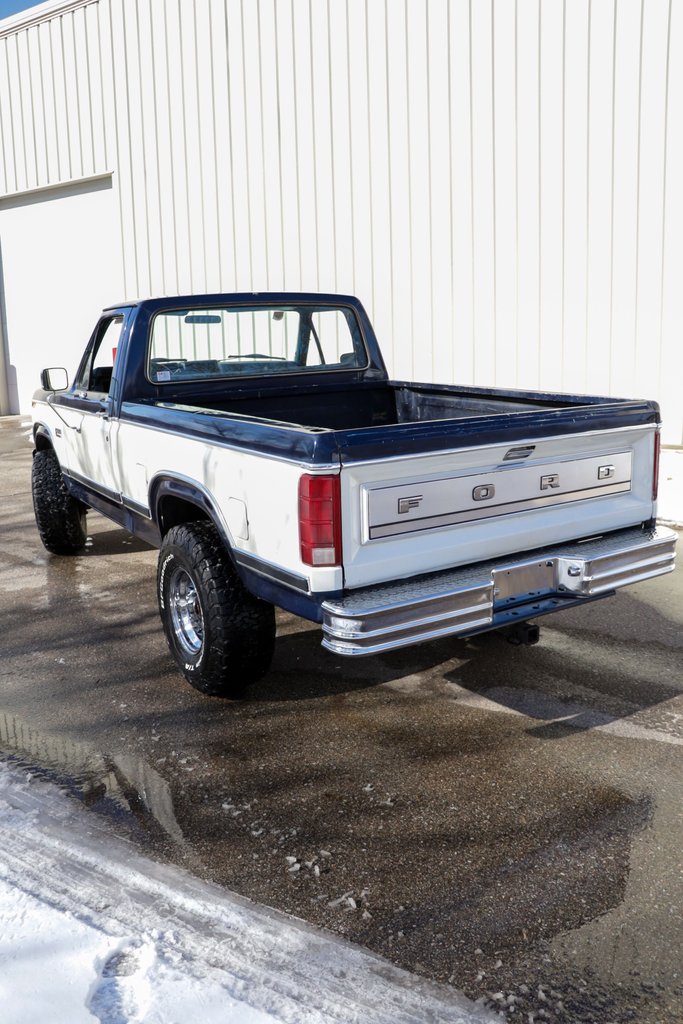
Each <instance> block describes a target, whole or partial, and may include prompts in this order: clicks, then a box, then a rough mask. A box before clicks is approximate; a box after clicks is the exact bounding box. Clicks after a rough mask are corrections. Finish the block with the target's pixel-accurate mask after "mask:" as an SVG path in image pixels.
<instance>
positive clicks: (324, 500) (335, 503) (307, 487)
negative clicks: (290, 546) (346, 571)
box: [299, 473, 341, 566]
mask: <svg viewBox="0 0 683 1024" xmlns="http://www.w3.org/2000/svg"><path fill="white" fill-rule="evenodd" d="M299 538H300V540H301V561H302V562H304V563H305V564H306V565H315V566H321V565H340V564H341V508H340V500H339V477H338V476H310V475H309V474H308V473H306V474H304V476H302V477H301V479H300V480H299Z"/></svg>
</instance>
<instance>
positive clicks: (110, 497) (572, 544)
mask: <svg viewBox="0 0 683 1024" xmlns="http://www.w3.org/2000/svg"><path fill="white" fill-rule="evenodd" d="M414 343H415V344H419V340H418V339H415V342H414ZM41 383H42V388H41V389H40V390H39V391H37V392H36V394H35V396H34V402H33V420H34V427H33V438H34V446H35V451H34V460H33V498H34V507H35V515H36V522H37V525H38V530H39V532H40V536H41V538H42V541H43V543H44V545H45V547H46V548H47V549H48V551H51V552H53V553H55V554H71V553H75V552H77V551H79V550H80V549H81V548H82V547H83V546H84V544H85V541H86V537H87V534H86V512H87V510H88V509H95V510H97V511H99V512H101V513H103V514H104V515H106V516H108V517H109V518H110V519H112V520H114V521H115V522H117V523H118V524H120V525H122V526H123V527H125V528H126V529H128V530H130V531H131V532H132V533H134V534H137V535H139V536H140V537H142V538H143V539H144V540H146V541H148V542H150V543H151V544H153V545H156V546H158V547H159V548H160V553H159V563H158V575H157V590H158V600H159V609H160V613H161V618H162V622H163V626H164V630H165V634H166V638H167V641H168V644H169V648H170V650H171V653H172V655H173V657H174V659H175V661H176V663H177V665H178V667H179V669H180V671H181V672H182V673H183V674H184V675H185V677H186V678H187V679H188V680H189V682H190V683H192V685H193V686H195V687H197V688H198V689H199V690H201V691H203V692H204V693H208V694H216V695H224V696H234V695H237V694H239V693H240V692H241V691H242V690H243V689H244V687H245V686H246V685H248V684H249V683H250V682H253V681H254V680H256V679H258V678H259V677H260V676H262V675H263V674H264V673H265V672H266V671H267V670H268V668H269V665H270V661H271V657H272V653H273V647H274V642H275V615H274V607H275V606H279V607H281V608H284V609H287V610H289V611H290V612H294V613H295V614H297V615H300V616H303V617H305V618H307V619H310V620H312V621H314V622H318V623H321V624H322V632H323V640H322V642H323V645H324V646H325V647H327V648H328V649H329V650H331V651H334V652H335V653H337V654H341V655H367V654H376V653H380V652H383V651H388V650H390V649H392V648H397V647H401V646H404V645H406V644H414V643H418V642H421V641H425V640H429V639H431V638H434V637H442V636H445V635H448V634H452V635H455V636H460V637H468V636H472V635H474V634H476V633H481V632H484V631H486V630H491V629H501V628H503V629H507V630H511V629H514V627H515V625H517V627H518V632H517V635H518V636H526V637H528V638H531V639H533V637H534V634H533V630H534V627H532V626H530V625H528V624H527V620H528V619H536V618H537V617H539V616H541V615H544V614H546V613H548V612H556V611H560V610H561V609H563V608H570V607H573V606H576V605H580V604H587V603H589V602H591V601H595V600H597V599H599V598H602V597H605V596H607V595H610V594H613V593H614V592H615V591H616V590H617V589H618V588H620V587H623V586H625V585H626V584H629V583H634V582H637V581H639V580H645V579H648V578H650V577H653V576H658V575H661V574H663V573H667V572H670V571H671V570H672V569H673V567H674V552H675V543H676V535H675V533H674V532H673V531H671V530H668V529H664V528H662V527H658V526H657V525H656V523H655V512H656V491H657V461H658V450H659V409H658V406H657V404H656V403H655V402H650V401H630V400H625V399H615V398H597V397H593V396H585V395H561V394H547V393H541V392H528V391H510V390H501V389H492V388H482V387H457V386H446V385H438V384H417V383H410V382H405V381H395V380H390V379H389V377H388V374H387V371H386V369H385V365H384V362H383V359H382V356H381V353H380V350H379V347H378V344H377V340H376V338H375V335H374V332H373V329H372V326H371V324H370V322H369V319H368V317H367V314H366V313H365V311H364V309H363V307H362V305H361V304H360V302H359V301H358V300H357V299H355V298H352V297H350V296H345V295H319V294H292V293H273V294H222V295H221V294H219V295H190V296H178V297H173V298H155V299H145V300H143V301H136V302H126V303H122V304H121V305H117V306H112V307H111V308H108V309H106V310H105V311H104V312H103V314H102V317H101V319H100V320H99V322H98V324H97V326H96V327H95V330H94V332H93V334H92V337H91V338H90V341H89V342H88V345H87V347H86V350H85V353H84V355H83V358H82V360H81V363H80V366H79V368H78V370H77V372H76V377H75V380H74V381H73V383H72V384H71V386H69V384H68V379H67V375H66V371H65V370H63V369H62V368H51V369H46V370H44V371H43V373H42V378H41ZM520 625H522V626H523V627H524V628H523V629H522V630H521V631H519V626H520ZM525 631H526V632H525Z"/></svg>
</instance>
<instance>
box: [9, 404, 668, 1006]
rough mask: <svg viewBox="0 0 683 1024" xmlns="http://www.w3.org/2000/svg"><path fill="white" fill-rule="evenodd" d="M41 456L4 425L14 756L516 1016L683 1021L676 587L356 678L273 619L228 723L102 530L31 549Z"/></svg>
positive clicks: (276, 901) (266, 897)
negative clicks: (187, 669) (60, 545)
mask: <svg viewBox="0 0 683 1024" xmlns="http://www.w3.org/2000/svg"><path fill="white" fill-rule="evenodd" d="M30 452H31V448H30V444H29V425H28V424H27V423H26V422H25V421H24V420H20V419H19V418H12V419H5V420H0V469H1V472H2V477H1V479H2V484H1V487H2V505H1V510H0V594H1V595H2V606H3V630H2V659H1V661H0V684H1V689H0V694H1V697H0V755H1V756H2V757H4V758H5V759H9V760H11V761H12V762H13V763H15V764H20V765H23V766H25V767H26V769H27V770H29V771H31V772H35V773H38V774H42V775H44V776H45V777H47V778H50V779H52V780H54V781H56V782H58V783H59V784H60V785H61V786H63V787H64V788H65V789H67V790H68V791H69V792H71V793H72V794H74V795H75V796H77V797H78V798H79V799H81V800H83V801H84V802H85V803H86V805H87V806H89V807H91V809H92V811H93V813H99V814H104V815H107V816H108V817H109V818H110V819H111V820H112V821H114V822H115V823H116V824H117V828H118V829H119V830H120V832H121V834H122V835H124V836H126V837H127V838H129V839H130V840H131V842H134V843H138V844H140V845H141V846H143V847H144V848H145V849H146V850H147V851H148V852H152V854H153V855H156V856H157V857H159V858H162V859H165V860H169V861H172V862H174V863H177V864H180V865H184V866H186V867H187V868H188V869H190V870H191V871H193V872H195V873H196V874H198V875H201V876H203V877H205V878H208V879H211V880H213V881H216V882H218V883H220V884H222V885H224V886H226V887H228V888H229V889H232V890H234V891H236V892H238V893H241V894H242V895H245V896H248V897H251V898H252V899H254V900H258V901H260V902H261V903H265V904H267V905H270V906H273V907H276V908H278V909H280V910H283V911H286V912H288V913H290V914H293V915H295V916H297V917H300V918H304V919H305V920H307V921H309V922H311V923H313V924H316V925H319V926H321V927H323V928H326V929H329V930H330V931H332V932H336V933H340V934H343V935H346V936H348V937H349V938H350V939H353V940H354V941H356V942H359V943H361V944H363V945H365V946H367V947H369V948H370V949H372V950H374V951H376V952H378V953H380V954H382V955H383V956H385V957H387V958H388V959H390V960H392V961H394V962H395V963H397V964H399V965H400V966H402V967H405V968H408V969H410V970H413V971H415V972H418V973H420V974H423V975H425V976H428V977H431V978H433V979H436V980H437V981H441V982H446V983H450V984H452V985H454V986H455V987H457V988H458V989H462V990H464V991H465V992H466V993H467V994H468V995H469V996H471V997H473V998H479V997H485V998H486V1000H487V1001H488V1002H489V1003H490V1004H491V1005H495V1006H497V1007H498V1008H499V1009H500V1010H501V1011H502V1012H504V1013H506V1014H507V1015H508V1017H509V1019H510V1020H519V1021H524V1024H527V1022H530V1021H535V1022H539V1021H548V1022H553V1021H594V1022H596V1024H607V1022H614V1024H618V1022H621V1021H629V1020H634V1021H638V1022H642V1024H659V1022H664V1021H666V1022H677V1021H683V973H682V972H683V967H682V963H683V912H682V911H683V857H682V856H681V846H682V841H683V827H682V826H683V629H682V625H683V573H681V572H680V571H679V572H677V573H674V574H673V575H669V576H667V577H664V578H662V579H660V580H655V581H651V582H649V583H646V584H641V585H636V586H634V587H631V588H629V589H628V590H627V591H626V592H624V593H622V594H620V595H619V596H617V597H615V598H611V599H608V600H605V601H601V602H598V603H595V604H592V605H590V606H587V607H586V608H578V609H574V610H570V611H567V612H563V613H560V614H558V615H555V616H550V617H548V618H546V619H542V620H539V624H540V625H541V642H540V644H539V645H537V646H535V647H529V648H527V647H513V646H511V645H509V644H508V643H506V641H505V640H504V639H503V638H502V637H500V636H498V635H495V634H490V635H487V636H482V637H478V638H476V639H475V640H471V641H456V640H448V639H447V640H442V641H439V642H435V643H431V644H427V645H424V646H422V647H416V648H412V649H408V650H404V651H398V652H392V653H389V654H386V655H384V656H381V657H375V658H370V659H361V660H358V661H356V660H353V661H350V660H345V659H342V658H336V657H334V656H332V655H331V654H329V653H326V652H325V651H323V649H322V648H321V647H320V633H319V631H318V629H316V628H314V627H313V626H312V624H310V623H308V622H305V621H303V620H299V619H296V618H294V617H293V616H289V615H284V614H281V615H280V616H279V620H278V641H277V646H276V654H275V660H274V663H273V667H272V670H271V672H270V674H269V675H268V676H267V677H266V678H265V679H264V680H263V681H261V682H260V683H259V684H258V685H256V686H255V687H253V688H252V690H251V691H250V693H249V696H248V698H247V699H246V700H243V701H239V702H227V701H221V700H218V699H212V698H207V697H204V696H202V695H201V694H199V693H197V692H195V691H194V690H193V689H192V688H191V687H190V686H189V685H188V684H187V683H186V682H185V681H184V680H183V679H182V678H181V676H180V675H178V674H177V673H176V672H175V670H174V668H173V666H172V663H171V659H170V656H169V655H168V652H167V649H166V646H165V641H164V638H163V635H162V632H161V627H160V622H159V617H158V611H157V606H156V594H155V573H156V552H155V551H153V550H151V549H150V548H148V547H146V546H145V545H143V544H141V543H140V542H138V541H137V540H135V539H134V538H132V537H130V536H129V535H128V534H126V533H125V532H124V531H122V530H120V529H118V528H116V527H114V526H113V524H110V523H108V522H107V521H106V520H104V519H102V518H101V517H99V516H98V515H95V514H92V513H91V514H90V515H89V520H88V521H89V532H90V535H91V540H90V541H89V545H88V547H87V549H86V551H85V552H84V553H83V554H82V555H79V556H76V557H72V558H58V557H54V556H51V555H48V554H47V553H46V552H45V551H44V550H43V548H42V546H41V544H40V541H39V538H38V534H37V531H36V529H35V525H34V521H33V513H32V508H31V497H30V463H31V454H30ZM321 984H324V979H321ZM529 1014H531V1015H532V1016H531V1017H530V1016H529Z"/></svg>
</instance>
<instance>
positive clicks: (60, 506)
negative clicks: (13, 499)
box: [31, 448, 88, 555]
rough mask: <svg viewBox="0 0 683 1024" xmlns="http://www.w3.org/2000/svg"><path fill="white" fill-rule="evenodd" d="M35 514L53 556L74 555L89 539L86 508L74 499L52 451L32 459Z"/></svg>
mask: <svg viewBox="0 0 683 1024" xmlns="http://www.w3.org/2000/svg"><path fill="white" fill-rule="evenodd" d="M31 488H32V491H33V511H34V514H35V517H36V526H37V527H38V533H39V534H40V539H41V540H42V542H43V544H44V545H45V547H46V548H47V550H48V551H51V552H52V554H53V555H75V554H76V552H78V551H81V550H82V549H83V548H84V547H85V542H86V540H87V537H88V531H87V526H86V517H85V511H86V509H85V505H83V504H82V503H81V502H80V501H77V500H76V498H73V497H72V496H71V495H70V494H69V492H68V490H67V489H66V484H65V482H64V477H63V475H62V469H61V466H60V465H59V459H58V458H57V456H56V454H55V452H54V451H53V449H52V448H45V449H43V451H39V452H36V453H35V455H34V456H33V469H32V472H31Z"/></svg>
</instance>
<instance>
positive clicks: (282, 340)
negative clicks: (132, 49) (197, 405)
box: [147, 304, 368, 384]
mask: <svg viewBox="0 0 683 1024" xmlns="http://www.w3.org/2000/svg"><path fill="white" fill-rule="evenodd" d="M367 366H368V355H367V351H366V348H365V343H364V341H363V337H362V334H361V331H360V327H359V324H358V321H357V319H356V315H355V313H354V311H353V310H352V309H350V308H348V307H342V306H339V307H333V306H316V305H311V304H301V305H297V306H272V307H271V306H268V307H265V306H262V305H260V306H255V307H252V308H249V307H244V306H239V307H235V306H232V307H230V306H210V307H209V306H207V307H202V306H193V307H191V308H190V307H188V308H187V309H167V310H160V311H159V312H158V313H156V314H155V315H154V317H153V319H152V324H151V329H150V339H149V348H148V361H147V375H148V378H149V380H150V381H151V382H152V383H153V384H168V383H175V382H178V381H184V380H211V379H215V378H221V377H225V378H230V377H243V376H263V375H287V374H300V373H311V372H316V373H320V372H322V371H324V372H334V371H339V370H348V369H364V368H366V367H367Z"/></svg>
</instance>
